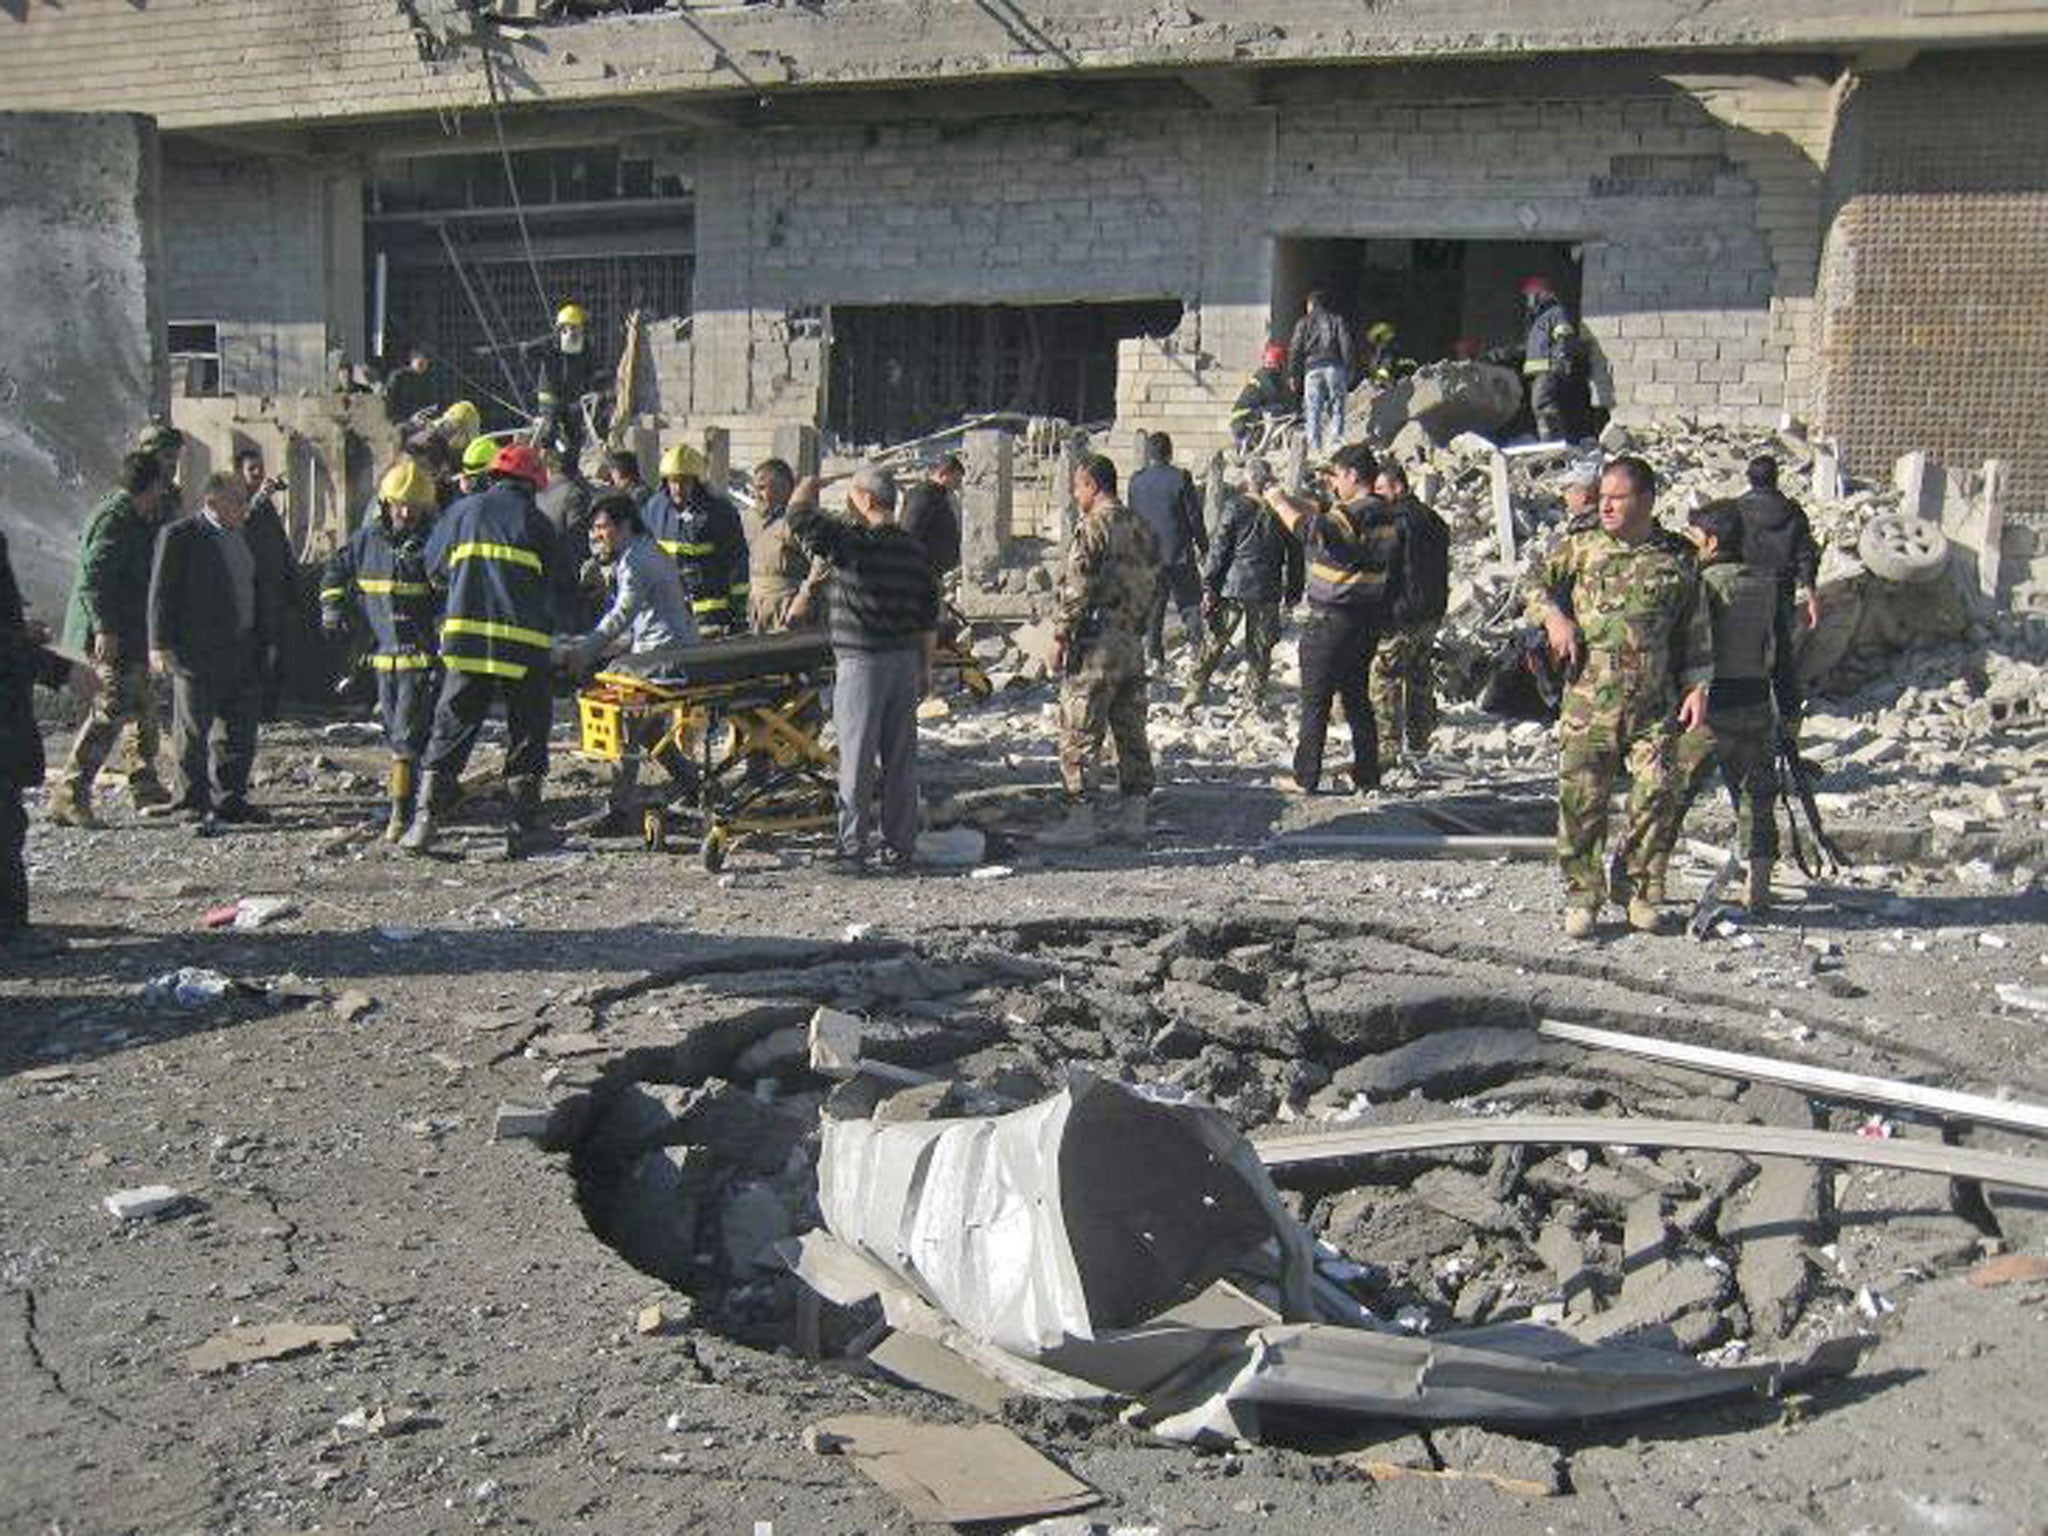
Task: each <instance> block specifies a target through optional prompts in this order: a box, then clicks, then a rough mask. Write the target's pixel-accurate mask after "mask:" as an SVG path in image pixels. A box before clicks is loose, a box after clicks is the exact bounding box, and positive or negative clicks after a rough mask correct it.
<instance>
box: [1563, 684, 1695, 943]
mask: <svg viewBox="0 0 2048 1536" xmlns="http://www.w3.org/2000/svg"><path fill="white" fill-rule="evenodd" d="M1677 740H1678V732H1677V726H1676V724H1675V722H1674V721H1673V720H1672V718H1671V716H1670V714H1669V713H1668V711H1665V710H1662V709H1654V710H1653V709H1637V710H1613V709H1605V710H1603V709H1600V708H1599V707H1597V706H1596V705H1594V704H1593V703H1592V701H1591V700H1590V699H1588V698H1587V697H1586V696H1585V695H1584V694H1582V693H1581V691H1580V685H1578V684H1574V685H1573V687H1572V689H1571V691H1570V692H1568V693H1567V694H1566V695H1565V700H1564V710H1563V713H1562V715H1561V716H1560V718H1559V721H1558V741H1557V862H1558V867H1559V868H1560V869H1561V870H1562V872H1563V874H1564V893H1565V894H1564V899H1565V905H1566V906H1568V907H1598V906H1599V905H1600V903H1601V901H1602V900H1604V899H1605V897H1606V895H1607V890H1606V880H1605V877H1604V865H1605V853H1606V845H1607V804H1608V800H1609V797H1610V796H1611V795H1612V793H1613V790H1614V780H1615V778H1616V776H1617V775H1618V774H1620V773H1621V772H1622V771H1623V769H1624V768H1626V770H1627V772H1628V776H1629V791H1628V811H1627V816H1626V820H1625V821H1624V823H1623V831H1622V867H1623V868H1624V869H1625V870H1626V871H1627V873H1628V878H1629V884H1630V887H1631V888H1632V889H1633V890H1636V891H1642V890H1645V889H1648V888H1652V887H1655V886H1658V885H1661V884H1662V883H1663V878H1664V866H1665V865H1666V864H1667V863H1668V862H1669V861H1670V858H1671V845H1672V844H1673V843H1674V842H1676V841H1677V839H1678V815H1679V798H1678V769H1677Z"/></svg>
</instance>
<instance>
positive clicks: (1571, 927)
mask: <svg viewBox="0 0 2048 1536" xmlns="http://www.w3.org/2000/svg"><path fill="white" fill-rule="evenodd" d="M1597 916H1598V914H1597V913H1596V912H1595V911H1594V909H1593V908H1591V907H1566V908H1565V909H1564V936H1565V937H1566V938H1568V939H1590V938H1591V937H1593V924H1594V921H1595V919H1596V918H1597Z"/></svg>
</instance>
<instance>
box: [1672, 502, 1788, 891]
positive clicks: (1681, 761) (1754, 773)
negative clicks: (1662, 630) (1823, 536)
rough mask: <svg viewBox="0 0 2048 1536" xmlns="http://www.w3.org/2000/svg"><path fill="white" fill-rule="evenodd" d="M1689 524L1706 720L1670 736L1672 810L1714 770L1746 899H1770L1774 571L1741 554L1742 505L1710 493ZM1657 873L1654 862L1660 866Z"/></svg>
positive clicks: (1774, 852)
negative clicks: (1708, 678)
mask: <svg viewBox="0 0 2048 1536" xmlns="http://www.w3.org/2000/svg"><path fill="white" fill-rule="evenodd" d="M1689 521H1690V523H1691V527H1690V528H1689V529H1688V532H1689V533H1690V535H1691V537H1692V541H1693V543H1694V545H1696V546H1697V547H1698V549H1699V558H1700V591H1701V595H1702V597H1703V598H1704V600H1705V603H1706V608H1707V618H1708V623H1709V625H1710V626H1711V627H1712V629H1713V634H1714V685H1713V687H1712V688H1710V689H1709V690H1708V692H1707V721H1708V723H1707V724H1706V725H1703V726H1698V727H1695V728H1694V729H1692V730H1689V731H1687V732H1686V733H1685V734H1684V735H1683V736H1681V737H1679V738H1678V783H1679V805H1680V808H1681V809H1680V814H1681V815H1683V814H1684V811H1685V810H1686V809H1689V808H1690V807H1691V805H1692V802H1693V799H1694V797H1695V796H1696V795H1699V794H1700V793H1702V792H1703V791H1708V790H1710V787H1711V784H1712V779H1713V770H1714V769H1715V768H1716V767H1719V769H1720V770H1721V775H1720V776H1721V778H1722V780H1723V781H1724V782H1725V783H1726V784H1727V786H1728V788H1729V791H1730V792H1731V793H1732V794H1733V795H1734V797H1735V816H1736V838H1737V846H1738V847H1740V848H1741V849H1742V850H1743V852H1744V854H1745V856H1746V857H1747V859H1748V862H1749V882H1748V905H1749V909H1750V911H1752V912H1761V911H1763V910H1764V909H1765V908H1766V907H1768V906H1769V905H1770V903H1771V865H1772V864H1773V863H1774V862H1775V861H1776V859H1777V857H1778V823H1777V819H1776V817H1775V816H1774V815H1773V814H1772V811H1773V808H1774V807H1775V806H1776V804H1777V800H1778V771H1777V756H1778V752H1777V748H1778V741H1777V734H1778V730H1777V728H1778V717H1777V711H1776V709H1775V707H1774V706H1773V703H1772V697H1771V695H1772V666H1773V660H1774V652H1775V650H1776V627H1777V626H1776V617H1777V615H1776V608H1777V603H1778V580H1777V573H1776V572H1774V571H1760V570H1757V569H1756V568H1755V567H1754V566H1751V565H1748V564H1746V563H1745V562H1744V561H1743V558H1742V555H1743V542H1742V540H1743V521H1742V508H1741V507H1740V506H1739V505H1737V504H1736V503H1734V502H1732V501H1713V502H1708V503H1707V504H1706V505H1705V506H1703V507H1700V508H1698V509H1697V510H1696V511H1694V512H1693V514H1692V516H1691V518H1690V520H1689ZM1660 874H1661V871H1660Z"/></svg>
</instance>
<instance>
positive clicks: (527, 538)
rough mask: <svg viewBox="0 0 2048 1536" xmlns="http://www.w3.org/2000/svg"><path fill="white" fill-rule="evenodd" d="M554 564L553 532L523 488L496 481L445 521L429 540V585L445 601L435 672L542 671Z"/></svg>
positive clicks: (516, 674) (511, 675) (519, 674)
mask: <svg viewBox="0 0 2048 1536" xmlns="http://www.w3.org/2000/svg"><path fill="white" fill-rule="evenodd" d="M555 558H556V556H555V531H554V529H553V528H551V527H550V526H549V525H548V520H547V518H546V517H545V516H544V515H543V514H542V512H541V510H540V508H538V507H537V506H535V505H534V504H533V492H532V491H530V490H528V489H527V487H526V485H525V483H524V482H523V481H519V480H510V479H508V480H500V481H499V482H498V483H497V484H495V485H493V486H492V487H491V488H490V489H489V490H486V491H479V492H478V493H477V494H476V495H474V496H465V497H463V498H462V500H460V501H458V502H456V503H455V505H454V506H452V507H450V508H449V509H448V510H447V511H446V512H445V513H443V514H442V515H441V521H440V523H439V524H438V525H437V526H436V527H435V529H434V532H433V536H432V537H431V538H429V539H428V540H427V577H428V580H430V581H432V582H433V583H434V585H435V586H436V587H438V588H440V589H441V590H443V591H444V592H446V593H447V599H446V602H445V603H444V605H443V608H442V615H443V616H442V619H441V664H442V665H443V666H445V667H448V668H450V669H452V670H454V671H457V672H477V673H482V674H484V675H486V676H489V677H502V678H508V679H512V680H517V679H519V678H523V677H525V676H526V674H527V673H528V672H529V671H530V670H532V669H534V668H536V667H538V668H541V669H543V670H545V669H546V667H547V664H548V643H549V640H550V638H551V631H552V629H553V625H554V604H553V602H552V600H551V596H550V594H551V592H552V590H553V589H552V586H551V584H550V577H551V574H552V571H553V567H554V563H555Z"/></svg>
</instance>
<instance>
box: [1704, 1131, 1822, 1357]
mask: <svg viewBox="0 0 2048 1536" xmlns="http://www.w3.org/2000/svg"><path fill="white" fill-rule="evenodd" d="M1758 1169H1759V1171H1758V1173H1757V1177H1756V1181H1755V1182H1754V1183H1753V1184H1751V1185H1750V1187H1749V1189H1748V1191H1747V1193H1746V1194H1745V1195H1744V1197H1743V1199H1742V1202H1741V1209H1740V1210H1739V1211H1737V1212H1736V1213H1735V1214H1734V1215H1733V1216H1732V1217H1730V1218H1726V1219H1724V1220H1723V1221H1722V1222H1721V1227H1720V1230H1721V1236H1722V1237H1723V1238H1724V1239H1725V1240H1726V1241H1728V1242H1731V1243H1734V1244H1737V1245H1738V1246H1739V1248H1740V1250H1741V1255H1740V1257H1739V1258H1738V1259H1737V1261H1736V1265H1735V1283H1736V1284H1737V1285H1738V1286H1739V1287H1740V1288H1741V1290H1742V1304H1743V1305H1744V1306H1745V1307H1747V1308H1748V1309H1749V1324H1750V1331H1751V1332H1752V1333H1753V1334H1754V1335H1755V1337H1757V1338H1758V1339H1764V1340H1769V1339H1781V1338H1783V1337H1784V1336H1785V1335H1786V1334H1787V1333H1789V1332H1790V1331H1791V1329H1792V1325H1793V1324H1794V1323H1795V1322H1797V1321H1798V1319H1799V1309H1800V1307H1801V1306H1802V1305H1804V1303H1805V1301H1806V1296H1807V1293H1808V1291H1809V1290H1810V1289H1811V1288H1812V1285H1813V1280H1814V1263H1813V1259H1812V1257H1811V1254H1810V1252H1809V1250H1810V1248H1811V1247H1812V1246H1813V1245H1814V1244H1816V1243H1818V1242H1819V1241H1820V1236H1821V1233H1820V1219H1821V1210H1822V1202H1823V1200H1824V1198H1825V1193H1826V1186H1825V1185H1824V1184H1823V1182H1822V1181H1823V1179H1824V1178H1825V1177H1826V1172H1825V1170H1824V1169H1823V1168H1822V1167H1821V1166H1820V1165H1819V1164H1817V1163H1804V1162H1800V1161H1798V1160H1796V1159H1794V1158H1789V1157H1767V1158H1763V1159H1761V1160H1760V1161H1759V1164H1758Z"/></svg>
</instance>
